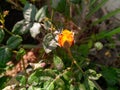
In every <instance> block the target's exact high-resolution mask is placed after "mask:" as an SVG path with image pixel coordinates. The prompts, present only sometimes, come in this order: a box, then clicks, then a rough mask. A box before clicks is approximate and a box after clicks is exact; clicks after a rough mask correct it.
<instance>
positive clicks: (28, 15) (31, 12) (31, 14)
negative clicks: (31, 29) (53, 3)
mask: <svg viewBox="0 0 120 90" xmlns="http://www.w3.org/2000/svg"><path fill="white" fill-rule="evenodd" d="M36 12H37V8H36V7H35V6H34V5H32V4H30V3H26V5H25V7H24V9H23V16H24V19H25V20H26V21H27V22H30V21H34V20H35V15H36Z"/></svg>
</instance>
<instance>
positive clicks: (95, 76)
mask: <svg viewBox="0 0 120 90" xmlns="http://www.w3.org/2000/svg"><path fill="white" fill-rule="evenodd" d="M86 73H87V74H88V78H89V79H90V80H98V79H99V78H100V77H101V76H102V75H101V74H97V72H96V71H95V70H92V69H89V70H88V71H86Z"/></svg>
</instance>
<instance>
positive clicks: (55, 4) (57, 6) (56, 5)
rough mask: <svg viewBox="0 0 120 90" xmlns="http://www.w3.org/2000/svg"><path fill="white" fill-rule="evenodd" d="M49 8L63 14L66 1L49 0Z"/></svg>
mask: <svg viewBox="0 0 120 90" xmlns="http://www.w3.org/2000/svg"><path fill="white" fill-rule="evenodd" d="M51 7H52V8H53V9H54V10H56V11H59V12H61V13H63V12H64V11H65V7H66V0H51Z"/></svg>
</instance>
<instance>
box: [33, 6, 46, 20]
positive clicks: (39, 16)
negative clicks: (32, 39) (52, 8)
mask: <svg viewBox="0 0 120 90" xmlns="http://www.w3.org/2000/svg"><path fill="white" fill-rule="evenodd" d="M45 17H47V6H43V7H42V8H40V10H39V11H38V12H37V13H36V15H35V20H36V21H38V22H41V21H42V20H43V19H44V18H45Z"/></svg>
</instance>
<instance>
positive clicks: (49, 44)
mask: <svg viewBox="0 0 120 90" xmlns="http://www.w3.org/2000/svg"><path fill="white" fill-rule="evenodd" d="M43 47H44V50H45V52H46V53H49V52H51V51H52V50H53V49H55V48H56V47H57V42H56V40H55V36H54V35H53V34H52V33H48V34H47V35H45V37H44V38H43Z"/></svg>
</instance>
